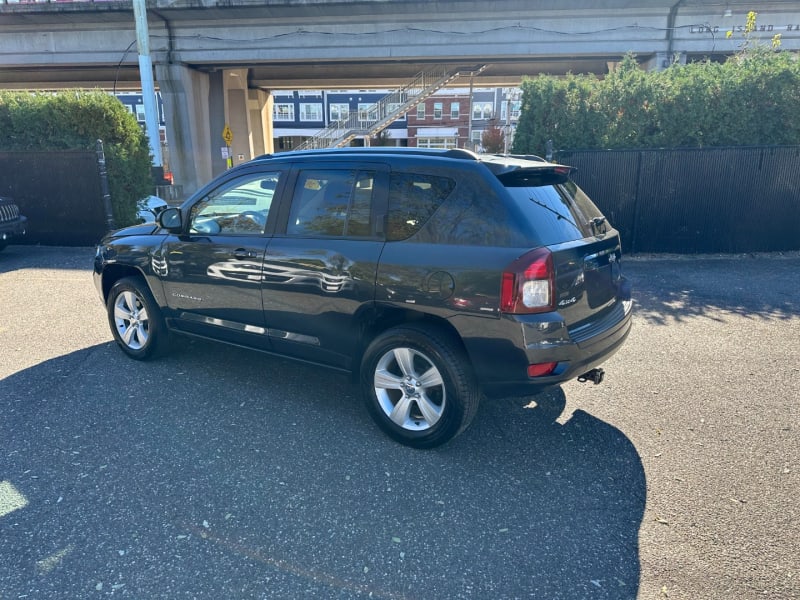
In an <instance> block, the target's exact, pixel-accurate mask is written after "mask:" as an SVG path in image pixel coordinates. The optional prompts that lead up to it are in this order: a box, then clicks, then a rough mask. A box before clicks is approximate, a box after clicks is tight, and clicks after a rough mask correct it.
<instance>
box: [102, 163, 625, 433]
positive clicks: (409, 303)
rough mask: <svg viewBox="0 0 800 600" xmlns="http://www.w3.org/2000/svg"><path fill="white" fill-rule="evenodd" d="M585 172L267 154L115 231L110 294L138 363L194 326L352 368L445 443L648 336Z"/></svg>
mask: <svg viewBox="0 0 800 600" xmlns="http://www.w3.org/2000/svg"><path fill="white" fill-rule="evenodd" d="M570 171H571V169H570V167H566V166H562V165H555V164H551V163H547V162H544V161H542V160H541V159H536V158H535V157H533V158H531V157H508V156H487V155H475V154H472V153H470V152H467V151H464V150H448V151H436V150H421V149H411V148H408V149H402V148H385V147H384V148H347V149H340V150H312V151H305V152H289V153H284V154H279V155H274V156H263V157H260V158H257V159H254V160H252V161H250V162H248V163H246V164H243V165H240V166H238V167H236V168H234V169H231V170H229V171H227V172H225V173H224V174H223V175H221V176H220V177H218V178H217V179H216V180H214V181H213V182H211V183H210V184H209V185H207V186H206V187H205V188H204V189H201V190H200V191H198V192H197V193H196V194H194V195H193V196H192V197H191V198H190V199H189V200H187V201H186V202H185V203H183V205H182V206H181V207H180V208H167V209H165V210H164V211H163V212H162V213H160V214H159V216H158V219H157V223H156V224H145V225H138V226H134V227H130V228H127V229H123V230H120V231H117V232H113V233H110V234H109V235H107V236H106V237H105V238H104V239H103V240H102V241H101V243H100V244H99V245H98V247H97V254H96V258H95V266H94V278H95V283H96V286H97V289H98V291H99V292H100V295H101V297H102V299H103V301H104V302H105V303H106V306H107V309H108V319H109V323H110V326H111V330H112V332H113V335H114V337H115V339H116V341H117V342H118V344H119V346H120V347H121V348H122V350H123V351H125V352H126V353H127V354H128V355H130V356H131V357H133V358H136V359H147V358H151V357H153V356H155V355H156V354H158V353H159V352H160V351H162V350H163V349H164V348H165V346H166V344H167V341H168V333H178V334H186V335H193V336H201V337H204V338H211V339H214V340H219V341H223V342H229V343H233V344H238V345H243V346H247V347H250V348H254V349H258V350H262V351H265V352H269V353H275V354H280V355H282V356H286V357H291V358H295V359H300V360H304V361H308V362H311V363H315V364H318V365H324V366H325V367H330V368H333V369H339V370H342V371H346V372H349V373H351V374H353V375H354V376H355V377H357V378H358V380H359V382H360V385H361V388H362V391H363V396H364V399H365V402H366V406H367V408H368V410H369V412H370V414H371V415H372V417H373V418H374V420H375V421H376V423H377V424H378V425H379V426H380V427H381V428H382V429H383V430H384V431H385V432H386V433H387V434H389V435H390V436H391V437H393V438H394V439H395V440H397V441H399V442H401V443H403V444H407V445H410V446H415V447H421V448H424V447H433V446H437V445H439V444H442V443H444V442H446V441H447V440H449V439H451V438H452V437H454V436H455V435H457V434H458V433H459V432H461V431H463V430H464V429H465V428H466V427H467V426H468V424H469V423H470V421H471V419H472V418H473V416H474V415H475V412H476V410H477V407H478V401H479V397H480V396H481V395H486V396H489V397H492V396H502V395H527V394H532V393H535V392H537V391H540V390H542V389H543V388H546V387H548V386H553V385H557V384H559V383H562V382H564V381H566V380H568V379H570V378H574V377H580V378H583V379H592V380H594V381H595V382H599V380H600V379H601V376H602V371H601V370H600V369H597V368H596V367H597V366H598V365H599V364H601V363H602V362H603V361H604V360H606V359H607V358H608V357H609V356H610V355H611V354H612V353H614V352H615V351H616V350H617V349H618V348H619V347H620V345H621V344H622V343H623V341H624V340H625V338H626V336H627V334H628V332H629V330H630V325H631V301H630V290H629V286H628V284H627V282H626V280H625V279H624V278H623V276H622V273H621V264H620V240H619V235H618V232H617V231H616V230H615V229H613V228H612V227H611V225H610V224H609V223H608V221H607V220H606V219H605V217H604V216H603V215H602V214H601V213H600V211H599V210H598V209H597V207H596V206H595V205H594V204H593V203H592V202H591V200H590V199H589V198H588V197H587V196H586V195H585V194H584V193H583V192H582V191H581V190H580V189H579V188H578V187H577V186H576V185H575V184H574V183H573V182H572V181H571V180H570V178H569V174H570Z"/></svg>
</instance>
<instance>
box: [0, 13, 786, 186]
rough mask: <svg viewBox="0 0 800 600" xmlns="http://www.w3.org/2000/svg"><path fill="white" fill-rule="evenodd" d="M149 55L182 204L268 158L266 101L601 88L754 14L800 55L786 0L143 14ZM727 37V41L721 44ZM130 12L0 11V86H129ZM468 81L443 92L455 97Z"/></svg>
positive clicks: (719, 37)
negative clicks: (619, 66)
mask: <svg viewBox="0 0 800 600" xmlns="http://www.w3.org/2000/svg"><path fill="white" fill-rule="evenodd" d="M147 7H148V24H149V29H150V49H151V53H152V56H153V62H154V65H155V79H156V82H157V85H158V86H159V88H160V90H161V92H162V97H163V100H164V109H165V116H166V122H167V137H168V139H169V141H170V145H171V152H170V155H171V167H172V169H173V172H174V173H175V177H176V183H181V184H183V186H184V189H185V191H186V192H187V193H189V192H191V191H193V190H194V189H196V188H197V187H198V186H199V185H200V184H202V183H204V182H205V181H207V180H208V179H210V178H211V177H212V176H213V175H215V174H217V173H218V172H220V171H222V170H223V169H224V168H225V163H224V161H223V160H222V158H221V156H220V153H219V146H220V145H222V138H221V132H222V131H223V128H224V126H225V124H226V123H227V124H229V125H230V128H231V130H232V131H233V134H234V141H233V144H232V153H233V155H234V156H238V155H243V156H244V157H245V159H249V158H250V157H252V156H255V155H257V154H260V153H263V152H268V151H271V150H272V147H271V146H272V132H271V96H270V92H271V91H272V90H276V89H302V88H315V89H320V88H364V87H370V88H379V87H380V88H385V87H395V86H399V85H401V84H402V82H403V81H406V80H409V79H411V78H412V77H413V76H414V75H415V74H416V73H418V72H420V71H421V70H423V69H424V68H425V67H426V66H428V65H430V64H432V63H435V64H441V63H446V64H451V65H454V66H458V65H475V64H489V67H488V68H487V69H485V70H484V71H483V72H482V73H481V74H480V76H479V77H478V78H477V79H476V81H475V85H480V86H495V85H503V86H508V85H516V84H518V83H519V81H520V79H521V77H523V76H532V75H536V74H538V73H552V74H563V73H566V72H567V71H572V72H576V73H577V72H593V73H597V74H604V73H606V72H607V69H608V65H609V63H613V62H616V61H618V60H619V59H620V58H621V57H622V56H623V55H624V54H625V53H627V52H633V53H635V54H636V55H637V56H638V57H639V59H640V60H641V61H642V62H644V63H647V65H648V66H650V67H651V68H662V67H663V66H664V65H666V64H668V63H669V62H670V61H671V60H673V57H675V56H678V57H680V60H687V59H689V60H690V59H692V58H696V57H701V56H724V55H727V54H730V53H732V52H734V51H735V50H736V49H737V47H738V44H739V43H740V42H741V34H740V33H738V32H736V31H735V30H736V28H737V27H741V26H743V25H744V23H745V17H746V13H747V11H748V10H757V11H758V13H759V17H758V25H759V27H760V28H763V30H761V29H759V30H758V31H756V32H755V33H754V37H755V38H757V39H761V40H763V41H765V42H766V43H768V42H769V40H770V39H771V38H772V36H773V35H775V34H778V33H780V34H781V36H782V47H783V48H784V49H788V50H798V49H800V4H798V2H796V0H795V1H788V0H772V1H770V0H766V1H764V0H759V1H758V2H754V1H753V0H730V1H725V0H600V1H595V2H593V1H590V0H562V1H561V2H558V3H553V2H545V1H544V0H493V1H492V0H484V1H477V0H148V3H147ZM729 29H734V31H735V33H734V36H733V38H732V39H726V35H725V32H726V31H728V30H729ZM135 40H136V33H135V29H134V19H133V11H132V5H131V3H130V2H129V1H116V0H103V1H100V0H97V1H74V2H64V1H58V2H41V1H37V2H19V1H14V0H0V57H2V58H0V87H2V88H12V89H57V88H62V87H83V88H86V87H101V88H104V89H109V90H111V89H116V90H123V89H131V88H138V87H139V72H138V57H137V54H136V44H135ZM466 83H468V82H465V81H456V82H454V84H458V85H465V84H466Z"/></svg>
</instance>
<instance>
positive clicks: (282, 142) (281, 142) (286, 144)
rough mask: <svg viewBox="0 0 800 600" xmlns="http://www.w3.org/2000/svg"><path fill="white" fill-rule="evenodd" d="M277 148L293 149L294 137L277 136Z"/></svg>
mask: <svg viewBox="0 0 800 600" xmlns="http://www.w3.org/2000/svg"><path fill="white" fill-rule="evenodd" d="M278 149H279V150H293V149H294V138H291V137H279V138H278Z"/></svg>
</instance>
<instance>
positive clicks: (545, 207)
mask: <svg viewBox="0 0 800 600" xmlns="http://www.w3.org/2000/svg"><path fill="white" fill-rule="evenodd" d="M528 200H530V201H531V202H533V203H534V204H538V205H539V206H541V207H542V208H544V209H545V210H549V211H550V212H551V213H553V214H554V215H555V216H557V217H558V218H559V219H564V220H565V221H566V222H567V223H569V224H570V225H572V226H573V227H574V228H575V229H579V227H578V226H577V225H576V224H575V221H573V220H572V219H570V218H569V217H565V216H564V215H562V214H561V213H560V212H558V211H557V210H556V209H555V208H552V207H550V206H547V204H545V203H544V202H540V201H539V200H537V199H536V198H534V197H533V196H529V197H528Z"/></svg>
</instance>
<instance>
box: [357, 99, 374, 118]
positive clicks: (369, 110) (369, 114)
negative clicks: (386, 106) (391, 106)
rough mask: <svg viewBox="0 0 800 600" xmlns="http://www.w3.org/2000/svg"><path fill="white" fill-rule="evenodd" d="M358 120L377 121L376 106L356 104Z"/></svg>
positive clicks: (362, 103)
mask: <svg viewBox="0 0 800 600" xmlns="http://www.w3.org/2000/svg"><path fill="white" fill-rule="evenodd" d="M358 120H359V121H377V120H378V106H377V105H376V104H369V103H364V102H359V103H358Z"/></svg>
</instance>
